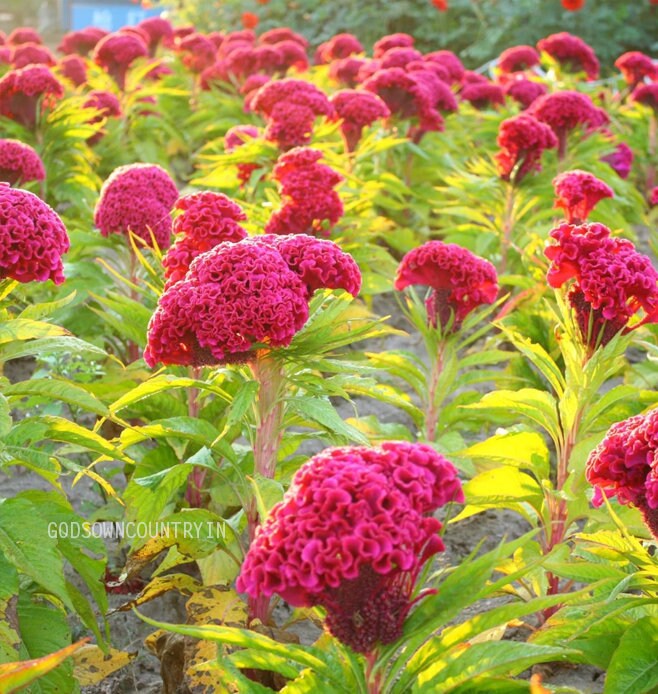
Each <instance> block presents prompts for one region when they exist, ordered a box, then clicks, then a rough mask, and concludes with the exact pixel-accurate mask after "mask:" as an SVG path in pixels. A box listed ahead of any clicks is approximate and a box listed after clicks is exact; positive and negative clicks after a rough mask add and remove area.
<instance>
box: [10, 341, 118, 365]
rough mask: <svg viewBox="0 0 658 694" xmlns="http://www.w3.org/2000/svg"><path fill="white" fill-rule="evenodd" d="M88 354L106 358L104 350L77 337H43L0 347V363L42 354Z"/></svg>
mask: <svg viewBox="0 0 658 694" xmlns="http://www.w3.org/2000/svg"><path fill="white" fill-rule="evenodd" d="M85 352H87V353H90V354H98V355H100V356H103V357H105V356H107V355H106V352H105V350H103V349H101V348H100V347H96V346H95V345H92V344H90V343H89V342H85V341H84V340H79V339H78V338H77V337H72V336H71V337H44V338H40V339H37V340H28V341H26V342H10V343H8V344H6V345H0V361H7V360H8V359H18V358H19V357H28V356H36V357H39V356H43V355H44V354H48V355H50V354H60V353H65V354H75V353H85Z"/></svg>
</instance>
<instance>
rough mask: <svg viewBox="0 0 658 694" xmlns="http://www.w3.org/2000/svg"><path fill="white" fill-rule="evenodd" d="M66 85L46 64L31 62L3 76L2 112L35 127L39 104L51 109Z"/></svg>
mask: <svg viewBox="0 0 658 694" xmlns="http://www.w3.org/2000/svg"><path fill="white" fill-rule="evenodd" d="M63 94H64V87H62V85H61V83H60V82H59V81H58V80H57V79H56V78H55V76H54V75H53V73H52V72H51V71H50V69H49V68H47V67H46V66H45V65H28V66H27V67H23V68H20V69H19V70H11V71H10V72H8V73H7V74H6V75H4V76H3V77H2V78H0V115H3V116H7V118H11V119H12V120H15V121H16V122H17V123H20V124H21V125H23V126H24V127H26V128H29V129H34V127H35V126H36V122H37V111H38V107H39V105H41V107H42V108H48V107H50V106H51V105H52V104H54V101H55V99H58V98H60V97H61V96H63Z"/></svg>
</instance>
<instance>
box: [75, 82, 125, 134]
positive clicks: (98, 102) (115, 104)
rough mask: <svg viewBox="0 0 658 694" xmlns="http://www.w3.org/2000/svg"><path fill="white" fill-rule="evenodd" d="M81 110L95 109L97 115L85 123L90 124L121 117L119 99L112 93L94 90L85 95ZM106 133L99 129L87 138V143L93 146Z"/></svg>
mask: <svg viewBox="0 0 658 694" xmlns="http://www.w3.org/2000/svg"><path fill="white" fill-rule="evenodd" d="M83 108H95V109H96V110H97V111H98V113H97V114H96V115H95V116H92V117H91V118H90V119H89V120H88V121H87V122H88V123H90V124H92V125H93V124H94V123H100V122H101V121H104V120H106V119H108V118H120V117H121V115H122V112H121V104H120V103H119V99H118V98H117V97H116V96H115V95H114V94H112V92H105V91H102V90H99V89H95V90H93V91H91V92H89V94H88V95H87V98H86V99H85V102H84V104H83ZM106 134H107V133H106V131H105V129H104V128H101V129H100V130H99V131H98V132H97V133H95V134H94V135H92V136H91V137H90V138H88V140H87V143H88V144H89V145H90V146H93V145H95V144H96V143H97V142H99V141H100V140H101V139H102V138H103V137H104V136H105V135H106Z"/></svg>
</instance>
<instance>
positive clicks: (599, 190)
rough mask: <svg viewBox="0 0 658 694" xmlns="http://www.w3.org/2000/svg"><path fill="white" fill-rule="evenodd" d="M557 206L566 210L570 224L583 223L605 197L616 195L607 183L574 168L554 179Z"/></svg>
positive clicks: (565, 213) (565, 214)
mask: <svg viewBox="0 0 658 694" xmlns="http://www.w3.org/2000/svg"><path fill="white" fill-rule="evenodd" d="M553 188H554V190H555V196H556V198H557V199H556V201H555V207H559V208H562V210H564V216H565V217H566V219H567V222H569V224H582V223H583V222H585V221H587V218H588V217H589V213H590V212H591V211H592V210H593V209H594V207H595V206H596V205H597V204H598V203H599V202H600V201H601V200H603V199H604V198H612V197H614V195H615V194H614V191H613V190H612V188H610V186H609V185H608V184H607V183H604V182H603V181H601V180H600V179H598V178H597V177H596V176H594V174H591V173H588V172H587V171H580V170H579V169H573V170H571V171H565V172H564V173H561V174H559V175H558V176H556V177H555V178H554V179H553Z"/></svg>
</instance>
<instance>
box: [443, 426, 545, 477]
mask: <svg viewBox="0 0 658 694" xmlns="http://www.w3.org/2000/svg"><path fill="white" fill-rule="evenodd" d="M455 455H458V456H460V457H463V458H470V459H474V460H475V468H476V470H477V471H478V472H484V471H486V470H490V469H491V468H492V467H493V466H499V465H501V464H502V465H510V466H515V467H520V468H525V469H528V470H532V471H533V472H535V473H536V475H537V477H539V478H540V479H543V478H547V477H548V475H549V472H550V469H549V466H550V454H549V451H548V447H547V446H546V442H545V441H544V438H543V436H541V435H540V434H538V433H536V432H532V431H520V432H511V433H505V434H496V435H495V436H492V437H491V438H488V439H486V440H484V441H480V442H479V443H475V444H473V445H472V446H469V447H468V448H466V449H464V450H462V451H459V452H458V453H457V454H455Z"/></svg>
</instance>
